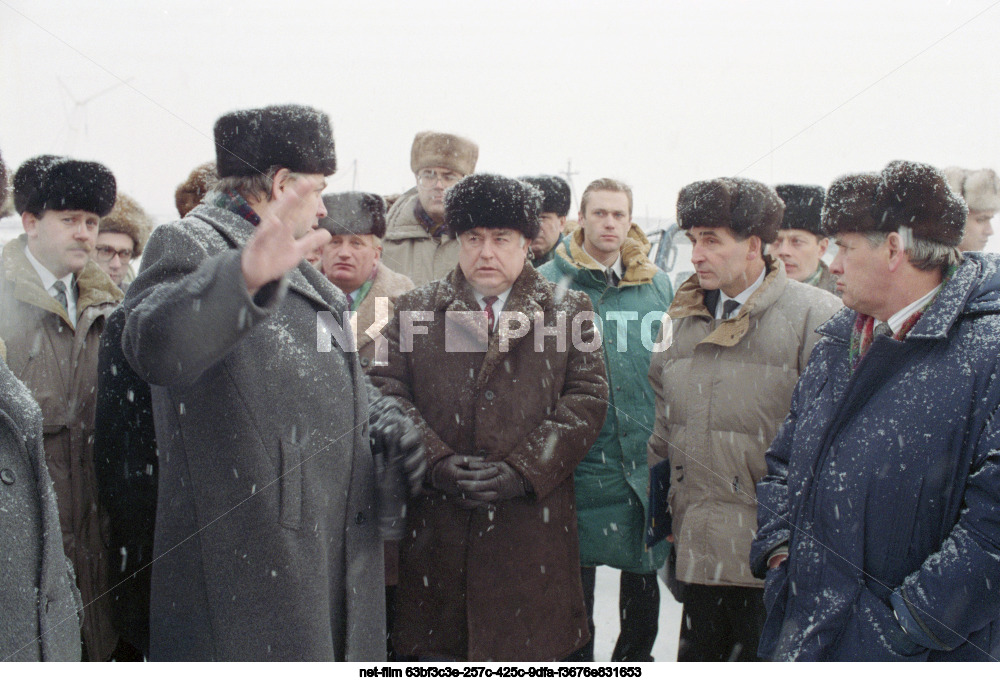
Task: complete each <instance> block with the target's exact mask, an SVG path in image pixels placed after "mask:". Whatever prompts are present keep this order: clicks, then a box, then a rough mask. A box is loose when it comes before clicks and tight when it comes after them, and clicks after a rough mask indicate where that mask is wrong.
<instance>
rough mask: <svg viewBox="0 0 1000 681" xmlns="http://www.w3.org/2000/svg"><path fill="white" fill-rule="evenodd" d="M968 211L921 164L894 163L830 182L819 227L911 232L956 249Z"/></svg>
mask: <svg viewBox="0 0 1000 681" xmlns="http://www.w3.org/2000/svg"><path fill="white" fill-rule="evenodd" d="M967 215H968V210H967V209H966V207H965V203H964V202H963V201H962V199H961V198H960V197H959V196H958V195H957V194H955V192H953V191H952V189H951V187H950V186H948V181H947V180H946V179H945V176H944V174H943V173H942V172H941V171H940V170H938V169H937V168H934V167H933V166H929V165H927V164H926V163H914V162H911V161H893V162H892V163H890V164H889V165H887V166H886V167H885V169H883V170H882V172H881V173H880V174H875V173H860V174H857V175H845V176H844V177H841V178H839V179H837V180H835V181H834V183H833V184H832V185H830V189H829V190H828V191H827V194H826V203H825V204H824V206H823V227H824V229H826V231H827V233H828V234H836V233H837V232H882V233H890V232H896V231H898V230H899V229H900V228H901V227H905V228H908V229H910V230H912V234H913V237H914V238H917V239H922V240H924V241H933V242H935V243H939V244H944V245H945V246H958V244H959V243H960V242H961V241H962V233H963V232H964V231H965V218H966V216H967Z"/></svg>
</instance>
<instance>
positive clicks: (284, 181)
mask: <svg viewBox="0 0 1000 681" xmlns="http://www.w3.org/2000/svg"><path fill="white" fill-rule="evenodd" d="M273 186H274V189H273V192H272V197H271V200H270V201H268V202H266V203H262V204H257V205H255V206H254V210H255V211H256V212H257V215H259V216H260V225H259V226H258V227H257V229H256V230H255V231H254V234H253V236H252V237H251V238H250V241H249V242H247V245H246V246H245V247H244V248H243V255H242V261H241V262H242V269H243V279H244V281H246V284H247V290H249V291H250V295H251V296H252V295H253V294H255V293H256V292H257V291H258V290H260V288H261V287H262V286H264V285H265V284H267V283H268V282H271V281H274V280H275V279H280V278H281V277H282V276H284V274H285V273H286V272H288V271H289V270H291V269H292V268H293V267H296V266H298V264H299V263H300V262H302V259H303V258H304V257H305V256H306V255H307V254H308V253H309V252H310V251H313V250H315V249H317V248H320V247H322V246H323V245H325V244H326V243H327V242H329V241H330V239H331V238H332V237H331V236H330V233H329V232H328V231H326V230H325V229H315V227H316V226H317V224H318V221H319V219H320V218H322V217H324V216H326V208H325V207H324V206H323V200H322V193H323V189H324V188H325V187H326V181H325V180H324V179H323V177H322V176H321V175H296V176H291V175H290V174H289V172H288V170H287V169H285V168H282V169H281V170H279V171H278V173H277V174H276V175H275V177H274V185H273Z"/></svg>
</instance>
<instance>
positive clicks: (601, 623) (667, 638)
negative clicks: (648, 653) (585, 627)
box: [594, 567, 681, 662]
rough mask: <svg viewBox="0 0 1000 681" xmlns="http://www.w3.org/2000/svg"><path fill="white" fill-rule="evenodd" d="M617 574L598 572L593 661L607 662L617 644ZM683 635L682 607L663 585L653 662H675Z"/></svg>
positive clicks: (598, 569)
mask: <svg viewBox="0 0 1000 681" xmlns="http://www.w3.org/2000/svg"><path fill="white" fill-rule="evenodd" d="M619 574H620V573H619V572H618V570H613V569H611V568H608V567H599V568H597V583H596V586H595V588H594V628H595V629H596V632H595V634H594V638H595V639H596V640H595V642H594V661H595V662H607V661H608V660H610V659H611V651H612V650H614V648H615V641H617V640H618V576H619ZM680 631H681V604H680V603H678V602H677V601H675V600H674V597H673V596H671V595H670V592H669V591H667V586H666V585H665V584H664V583H663V582H662V581H661V582H660V631H659V633H658V634H657V636H656V645H654V646H653V659H654V660H656V661H657V662H673V661H675V660H676V659H677V637H678V634H680Z"/></svg>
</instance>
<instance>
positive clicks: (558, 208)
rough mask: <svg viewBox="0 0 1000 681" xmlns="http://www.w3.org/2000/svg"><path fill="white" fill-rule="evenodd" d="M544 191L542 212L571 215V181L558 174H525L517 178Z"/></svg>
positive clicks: (562, 216)
mask: <svg viewBox="0 0 1000 681" xmlns="http://www.w3.org/2000/svg"><path fill="white" fill-rule="evenodd" d="M517 179H519V180H520V181H521V182H527V183H528V184H530V185H531V186H532V187H534V188H535V189H537V190H538V191H540V192H541V193H542V212H543V213H555V214H556V215H558V216H559V217H561V218H564V217H566V216H567V215H569V204H570V198H569V183H567V182H566V180H564V179H562V178H561V177H559V176H558V175H524V176H522V177H519V178H517Z"/></svg>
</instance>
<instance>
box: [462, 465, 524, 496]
mask: <svg viewBox="0 0 1000 681" xmlns="http://www.w3.org/2000/svg"><path fill="white" fill-rule="evenodd" d="M486 465H487V467H489V468H491V469H493V470H492V473H491V474H490V475H488V476H482V477H479V478H477V479H474V480H473V479H466V480H461V481H459V483H458V487H459V489H460V490H461V491H462V492H463V493H464V494H465V496H466V498H468V499H470V500H472V501H479V502H485V503H488V504H494V503H496V502H498V501H505V500H507V499H513V498H514V497H523V496H524V495H525V494H527V493H528V485H527V483H526V482H525V480H524V478H523V477H521V474H520V473H518V472H517V471H516V470H514V467H513V466H511V465H510V464H509V463H507V462H506V461H496V462H494V463H489V464H486Z"/></svg>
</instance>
